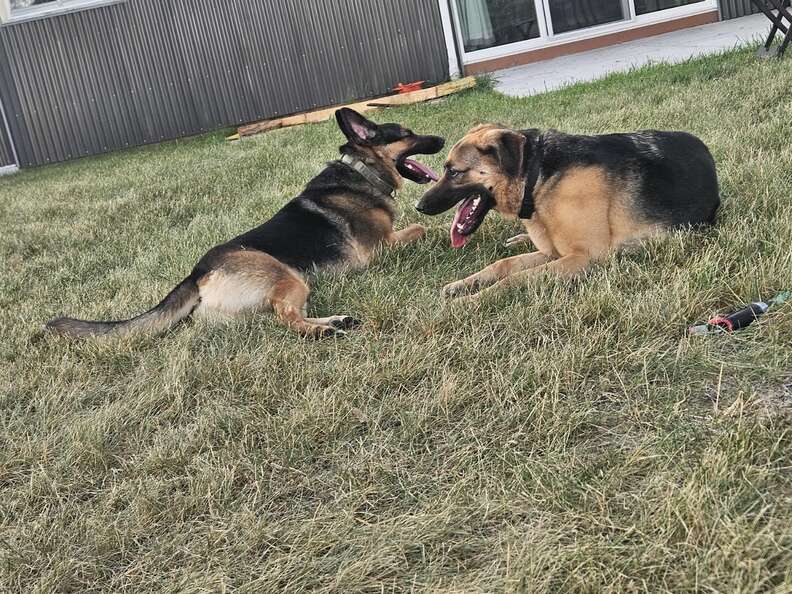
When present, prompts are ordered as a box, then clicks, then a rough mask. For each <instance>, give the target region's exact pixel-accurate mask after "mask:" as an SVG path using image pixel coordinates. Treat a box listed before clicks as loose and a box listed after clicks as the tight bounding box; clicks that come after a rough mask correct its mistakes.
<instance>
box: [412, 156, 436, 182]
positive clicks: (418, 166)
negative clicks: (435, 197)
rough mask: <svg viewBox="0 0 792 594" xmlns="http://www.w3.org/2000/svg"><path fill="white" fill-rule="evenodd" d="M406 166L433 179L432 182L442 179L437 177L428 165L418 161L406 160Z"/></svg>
mask: <svg viewBox="0 0 792 594" xmlns="http://www.w3.org/2000/svg"><path fill="white" fill-rule="evenodd" d="M404 164H405V165H406V166H407V167H409V168H410V169H412V170H413V171H418V172H419V173H422V174H424V175H425V176H426V177H428V178H429V179H431V180H432V181H437V180H438V179H440V176H439V175H437V174H436V173H435V172H434V171H433V170H432V168H431V167H429V166H428V165H424V164H423V163H421V162H420V161H416V160H415V159H405V160H404Z"/></svg>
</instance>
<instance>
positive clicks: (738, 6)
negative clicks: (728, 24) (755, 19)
mask: <svg viewBox="0 0 792 594" xmlns="http://www.w3.org/2000/svg"><path fill="white" fill-rule="evenodd" d="M720 11H721V19H723V20H728V19H736V18H739V17H742V16H747V15H749V14H756V13H757V12H761V11H760V10H759V9H758V8H756V6H754V4H753V2H751V0H720Z"/></svg>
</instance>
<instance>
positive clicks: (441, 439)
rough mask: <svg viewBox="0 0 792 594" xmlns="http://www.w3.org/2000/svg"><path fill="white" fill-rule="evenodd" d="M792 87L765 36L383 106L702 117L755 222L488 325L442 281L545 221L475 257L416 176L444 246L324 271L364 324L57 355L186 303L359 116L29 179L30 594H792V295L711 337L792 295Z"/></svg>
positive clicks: (5, 346)
mask: <svg viewBox="0 0 792 594" xmlns="http://www.w3.org/2000/svg"><path fill="white" fill-rule="evenodd" d="M790 80H792V59H787V60H786V61H784V62H781V63H776V62H757V61H756V60H755V59H754V58H753V55H752V53H751V52H750V51H737V52H733V53H730V54H727V55H723V56H716V57H711V58H707V59H704V60H700V61H695V62H691V63H687V64H684V65H679V66H674V67H671V66H656V67H651V68H646V69H642V70H639V71H636V72H633V73H630V74H627V75H617V76H613V77H610V78H608V79H607V80H604V81H601V82H597V83H594V84H588V85H579V86H575V87H571V88H568V89H565V90H563V91H560V92H556V93H551V94H547V95H544V96H540V97H534V98H529V99H521V100H515V99H509V98H506V97H504V96H501V95H499V94H496V93H494V92H491V91H487V90H485V89H480V90H474V91H471V92H468V93H465V94H461V95H458V96H454V97H452V98H449V99H448V100H446V101H444V102H442V103H438V104H433V105H428V104H426V105H419V106H414V107H410V108H400V109H393V110H389V111H388V112H387V113H384V114H381V115H379V116H375V119H377V120H379V121H384V120H385V119H386V118H387V119H388V120H398V121H400V122H403V123H405V124H407V125H408V126H409V127H411V128H413V129H415V130H416V131H418V132H427V133H437V134H442V135H445V136H447V137H448V138H449V139H450V140H456V139H458V138H459V137H460V136H461V135H462V133H463V132H464V131H465V130H466V129H467V128H469V127H471V126H472V125H473V124H475V123H477V122H482V121H497V122H501V123H504V124H508V125H513V126H516V127H529V126H530V127H542V128H546V127H554V128H558V129H561V130H565V131H568V132H587V133H597V132H605V131H624V130H633V129H640V128H660V129H682V130H688V131H691V132H693V133H695V134H697V135H699V136H701V137H702V138H703V139H704V141H705V142H706V143H707V144H708V145H709V146H710V147H711V149H712V151H713V153H714V155H715V158H716V161H717V162H718V165H719V173H720V178H721V183H722V193H723V209H722V213H721V220H720V224H719V226H718V227H717V228H716V229H715V230H712V231H709V232H704V233H701V232H698V233H679V234H676V235H672V236H670V237H667V238H665V239H661V240H656V241H652V242H651V243H649V244H647V245H646V246H645V247H643V248H642V249H640V250H638V251H635V252H632V253H624V254H620V255H616V256H614V257H613V258H611V259H610V260H609V261H607V262H606V263H604V264H602V265H601V266H598V267H597V268H595V269H594V270H592V271H591V272H590V273H589V274H587V275H586V277H585V278H583V279H581V280H578V281H574V282H566V281H559V280H555V279H552V278H545V279H542V280H541V281H540V282H537V283H536V284H534V285H533V286H530V287H525V288H520V289H515V290H512V291H510V292H507V293H504V294H502V295H501V296H500V297H498V298H497V299H494V300H491V301H486V302H485V303H484V304H483V305H482V306H481V307H480V308H477V309H475V310H470V311H464V310H457V309H456V308H449V307H447V306H445V304H444V303H443V301H442V299H441V297H440V296H439V288H440V287H441V286H442V285H443V284H444V283H446V282H448V281H450V280H453V279H456V278H459V277H461V276H462V275H465V274H468V273H470V272H473V271H475V270H477V269H479V268H481V267H482V266H484V265H485V264H487V263H489V262H491V261H493V260H494V259H496V258H498V257H502V256H504V255H508V254H510V253H514V252H515V251H516V249H512V250H509V249H507V248H505V247H503V245H502V244H503V240H505V238H506V237H508V236H509V235H512V234H514V233H515V232H516V231H518V229H517V227H516V226H514V225H513V224H511V223H507V222H505V221H503V220H500V219H498V217H496V216H490V217H489V218H488V220H487V222H486V223H485V225H484V226H483V227H482V229H481V231H480V232H479V233H478V234H477V235H476V236H475V238H474V239H473V241H472V242H471V243H470V244H469V245H468V246H467V247H466V248H465V249H464V250H459V251H454V250H452V249H451V248H450V246H449V240H448V233H447V227H448V225H449V221H450V217H451V214H450V213H448V214H446V215H445V216H443V217H439V218H435V219H431V218H428V217H423V216H421V215H419V213H417V212H416V211H415V210H414V209H413V208H412V204H413V203H414V202H415V200H416V199H417V198H418V196H419V195H420V192H421V188H419V187H417V186H411V187H409V188H407V189H406V191H404V192H403V193H402V194H401V195H400V196H399V199H398V200H399V202H400V204H401V207H402V212H403V217H402V220H401V221H400V226H401V225H404V224H406V223H409V222H422V223H424V224H427V225H430V226H432V229H431V230H430V233H429V235H428V237H427V238H426V239H425V240H424V241H422V242H419V243H417V244H413V245H410V246H405V247H403V248H401V249H397V250H394V251H390V252H385V253H383V254H382V255H381V257H380V258H379V259H378V260H377V262H376V263H375V264H374V265H373V266H372V267H371V268H370V269H369V270H367V271H365V272H362V273H358V274H354V275H349V276H347V277H345V278H336V277H333V276H331V275H324V276H321V277H320V278H317V279H315V281H314V283H313V284H314V287H315V291H314V298H313V302H312V305H311V311H312V312H316V313H317V314H322V315H324V314H335V313H348V314H353V315H355V316H356V317H360V318H362V319H363V320H365V325H364V327H363V328H362V329H361V330H359V331H357V332H356V333H355V334H354V335H353V336H352V337H349V338H346V339H340V340H336V339H330V340H325V341H319V342H314V341H308V340H303V339H300V338H298V337H296V336H295V335H293V334H292V333H290V332H289V331H287V330H286V329H284V328H282V327H280V326H279V325H277V324H276V323H275V321H274V320H273V319H272V318H271V317H269V316H262V317H256V318H253V319H249V320H245V321H239V322H236V323H232V324H228V325H219V326H218V325H214V326H213V325H210V324H207V323H193V324H189V325H185V326H183V327H180V328H178V329H177V330H175V331H173V332H171V333H169V334H167V335H165V336H160V337H138V338H127V339H123V340H116V341H98V342H84V343H67V342H61V341H57V340H44V341H39V342H36V341H32V340H31V337H32V336H34V334H35V332H36V331H37V330H38V329H39V328H40V325H41V324H42V323H43V322H44V321H46V320H47V319H48V318H50V317H53V316H55V315H57V314H64V313H65V314H72V315H77V316H80V317H87V318H115V317H119V316H126V315H130V314H133V313H137V312H139V311H142V310H143V309H145V308H148V307H149V306H151V305H153V304H154V303H156V302H157V301H158V300H159V299H160V298H161V297H162V296H163V295H164V294H165V293H166V292H167V291H168V290H169V289H170V288H171V287H172V286H173V285H174V282H176V281H178V280H180V279H181V278H183V277H184V275H185V274H186V273H187V272H188V271H189V270H190V268H191V267H192V265H193V263H194V262H195V261H196V259H197V258H198V257H199V256H200V255H201V254H202V253H203V251H204V250H206V249H207V248H208V247H210V246H212V245H213V244H215V243H217V242H220V241H222V240H224V239H227V238H229V237H231V236H233V235H235V234H237V233H239V232H241V231H243V230H246V229H248V228H250V227H252V226H253V225H254V224H256V223H257V222H259V221H261V220H263V219H264V218H266V217H268V216H270V215H271V214H272V213H273V212H274V211H275V210H276V209H278V208H279V206H280V205H282V204H283V203H284V202H285V201H286V200H287V199H288V198H289V197H291V196H293V195H295V194H296V193H298V191H299V190H300V189H301V187H302V186H303V185H304V183H305V182H306V181H307V180H308V179H309V178H310V177H311V176H312V175H313V174H314V173H315V172H316V171H317V170H318V168H319V167H320V166H321V164H322V163H323V162H324V161H326V160H329V159H332V158H334V156H335V155H336V147H337V146H338V145H339V144H341V134H340V132H338V130H337V129H336V128H335V125H334V124H331V123H327V124H323V125H317V126H311V127H302V128H296V129H290V130H282V131H277V132H272V133H270V134H266V135H262V136H259V137H255V138H253V139H250V140H246V141H244V142H241V143H236V144H228V143H226V142H225V141H224V139H223V135H221V134H215V135H209V136H204V137H201V138H195V139H190V140H186V141H180V142H173V143H167V144H163V145H159V146H153V147H148V148H142V149H136V150H132V151H127V152H123V153H117V154H113V155H107V156H103V157H99V158H92V159H85V160H82V161H79V162H73V163H68V164H63V165H57V166H50V167H45V168H41V169H38V170H31V171H25V172H22V173H21V174H18V175H16V176H13V177H10V178H2V179H0V209H1V210H0V213H1V214H0V250H2V252H1V253H2V262H3V267H4V274H3V275H2V277H1V278H0V305H1V307H0V354H1V356H2V365H1V366H0V592H40V593H50V592H55V591H64V592H225V591H228V592H232V591H236V592H251V593H252V592H300V591H308V590H310V591H318V592H339V593H351V592H382V591H386V592H387V591H416V592H418V591H432V592H465V593H468V592H500V591H507V592H531V593H536V592H548V593H549V592H553V593H556V592H590V593H600V592H612V593H629V592H651V593H660V592H669V593H675V594H677V593H684V592H740V593H754V592H775V593H777V594H780V593H788V592H792V404H791V403H792V353H791V350H792V349H790V344H791V343H792V306H790V305H786V306H784V307H781V308H778V309H777V310H776V311H775V312H774V313H771V314H768V315H767V316H766V317H765V318H764V319H763V320H762V322H761V323H760V324H756V325H754V326H752V327H751V328H749V329H748V330H746V331H744V332H742V333H739V334H737V335H734V336H719V337H706V338H701V337H699V338H695V339H689V338H687V337H686V336H685V335H684V330H685V328H686V326H687V324H688V323H691V322H695V321H698V320H701V319H702V318H704V317H705V316H707V315H708V314H712V313H713V312H715V311H717V310H719V309H722V308H725V309H728V308H729V307H731V306H734V305H738V304H741V303H745V302H749V301H751V300H755V299H757V298H760V297H771V296H772V295H774V294H775V293H776V292H778V291H780V290H782V289H789V288H792V249H791V246H792V166H791V164H792V142H791V139H792V87H790V83H789V81H790ZM442 158H443V155H438V156H437V157H436V158H430V159H427V162H430V163H431V164H432V165H434V166H437V167H439V166H440V164H441V163H442ZM520 249H525V248H524V247H523V248H520Z"/></svg>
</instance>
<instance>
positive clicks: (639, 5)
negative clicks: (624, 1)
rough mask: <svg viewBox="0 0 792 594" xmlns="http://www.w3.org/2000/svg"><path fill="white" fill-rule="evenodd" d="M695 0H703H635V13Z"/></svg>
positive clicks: (694, 1)
mask: <svg viewBox="0 0 792 594" xmlns="http://www.w3.org/2000/svg"><path fill="white" fill-rule="evenodd" d="M696 2H704V0H635V14H648V13H650V12H657V11H658V10H666V9H668V8H676V7H677V6H686V5H688V4H695V3H696Z"/></svg>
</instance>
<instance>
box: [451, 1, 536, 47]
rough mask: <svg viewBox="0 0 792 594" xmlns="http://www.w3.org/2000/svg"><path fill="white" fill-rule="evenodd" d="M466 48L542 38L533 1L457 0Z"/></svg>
mask: <svg viewBox="0 0 792 594" xmlns="http://www.w3.org/2000/svg"><path fill="white" fill-rule="evenodd" d="M456 4H457V9H458V14H459V25H460V28H461V30H462V39H463V40H464V42H465V51H466V52H474V51H476V50H480V49H485V48H488V47H495V46H498V45H506V44H507V43H514V42H515V41H524V40H526V39H533V38H534V37H539V23H537V21H536V9H535V8H534V2H533V0H456Z"/></svg>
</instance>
